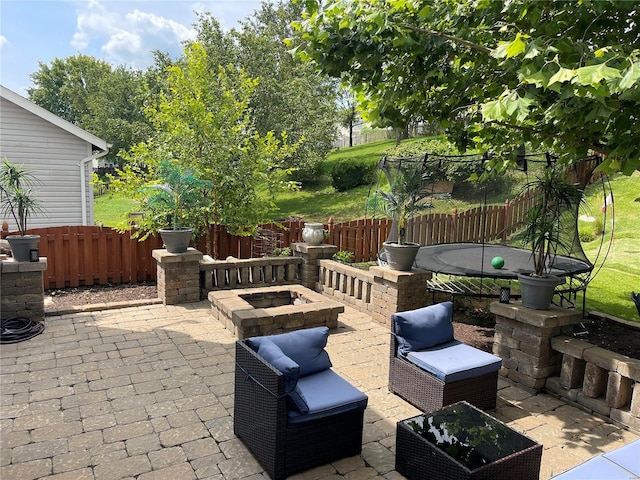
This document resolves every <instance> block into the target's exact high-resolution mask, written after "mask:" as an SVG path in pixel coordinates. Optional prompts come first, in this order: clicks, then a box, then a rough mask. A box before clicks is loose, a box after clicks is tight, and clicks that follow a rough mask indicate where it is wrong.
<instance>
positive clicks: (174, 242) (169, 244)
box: [160, 228, 193, 253]
mask: <svg viewBox="0 0 640 480" xmlns="http://www.w3.org/2000/svg"><path fill="white" fill-rule="evenodd" d="M192 235H193V228H179V229H177V230H174V229H172V228H163V229H161V230H160V236H161V237H162V241H163V242H164V246H165V248H166V249H167V252H169V253H184V252H186V251H187V248H189V242H190V241H191V236H192Z"/></svg>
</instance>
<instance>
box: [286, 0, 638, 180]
mask: <svg viewBox="0 0 640 480" xmlns="http://www.w3.org/2000/svg"><path fill="white" fill-rule="evenodd" d="M299 3H304V5H305V8H306V14H305V16H304V18H303V19H302V20H301V21H300V22H297V23H296V24H295V27H296V29H297V31H298V36H297V39H298V40H297V41H301V44H300V45H295V43H293V44H292V47H294V48H295V51H296V52H297V54H298V56H299V58H302V59H305V60H310V61H312V62H314V63H315V65H316V66H317V68H318V69H319V70H320V71H322V72H324V73H327V74H329V75H331V76H334V77H338V78H341V79H343V80H345V81H346V82H348V83H349V84H350V85H351V87H352V88H353V89H354V91H356V92H357V94H358V98H359V100H360V102H361V105H362V107H363V109H364V110H365V111H366V112H367V114H368V116H369V118H370V119H372V120H374V121H376V122H377V123H378V124H380V125H383V126H393V127H395V128H402V127H403V126H404V125H406V124H407V123H408V122H410V121H412V120H416V119H420V120H424V121H426V122H439V123H440V124H441V125H442V127H444V128H445V129H446V131H447V133H448V134H449V135H450V137H451V138H452V139H454V140H455V141H456V143H457V144H458V145H459V146H462V147H464V146H466V145H471V144H473V145H474V146H477V147H480V148H490V149H491V150H493V151H495V152H498V153H500V152H504V151H512V150H513V149H514V147H515V146H516V145H520V144H522V143H524V142H529V143H530V144H532V145H533V146H534V147H535V148H541V149H545V148H546V149H549V150H552V151H554V152H555V153H558V154H560V155H561V156H562V157H563V158H564V159H565V160H567V161H571V159H578V158H581V157H583V156H584V155H586V154H587V153H588V152H598V153H600V154H602V155H603V156H604V157H605V158H606V160H605V162H604V164H603V168H605V169H607V170H609V171H622V172H624V173H627V174H630V173H631V172H632V171H633V170H634V169H636V168H637V167H638V166H640V128H638V124H639V120H640V119H639V116H640V114H639V113H638V112H640V25H639V23H640V9H639V8H638V5H637V3H636V2H626V1H618V0H600V1H590V0H582V1H578V2H552V1H542V0H518V1H506V0H504V1H498V0H496V1H493V0H491V1H489V0H370V1H367V2H360V1H355V0H328V1H317V0H306V1H304V2H301V1H300V2H299ZM501 167H504V164H501V163H500V162H499V161H498V160H495V161H494V162H493V163H492V164H490V165H489V168H493V169H497V170H500V168H501Z"/></svg>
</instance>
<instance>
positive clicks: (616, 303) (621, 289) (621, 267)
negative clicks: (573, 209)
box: [582, 172, 640, 322]
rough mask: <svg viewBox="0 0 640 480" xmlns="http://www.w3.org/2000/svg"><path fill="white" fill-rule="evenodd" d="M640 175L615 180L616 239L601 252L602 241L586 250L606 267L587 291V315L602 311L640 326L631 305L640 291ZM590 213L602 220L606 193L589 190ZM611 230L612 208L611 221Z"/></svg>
mask: <svg viewBox="0 0 640 480" xmlns="http://www.w3.org/2000/svg"><path fill="white" fill-rule="evenodd" d="M639 186H640V172H635V173H634V174H633V175H631V176H630V177H626V176H624V175H616V176H614V177H613V179H612V187H613V199H614V209H615V210H614V211H615V215H614V222H615V223H614V229H613V239H612V241H610V240H611V238H610V236H607V237H606V238H605V243H604V245H602V249H605V251H601V252H600V254H599V255H598V251H599V250H600V249H601V246H600V245H601V243H600V240H599V239H597V240H594V241H591V242H588V243H583V245H582V247H583V249H584V251H585V253H586V254H587V256H588V257H589V259H590V260H591V261H596V262H598V263H602V261H603V258H604V256H605V254H606V249H609V252H608V254H606V259H605V260H604V265H603V267H602V269H601V270H600V272H599V273H598V274H597V275H596V276H595V278H594V279H593V280H592V281H591V283H590V284H589V287H588V289H587V311H599V312H603V313H607V314H609V315H613V316H615V317H620V318H624V319H626V320H632V321H636V322H640V318H639V316H638V311H637V310H636V307H635V305H634V304H633V302H632V301H631V292H632V291H634V292H636V293H637V292H638V291H640V260H639V256H640V230H639V229H638V221H637V218H638V215H639V214H640V203H639V202H636V201H635V199H636V198H638V197H640V188H639ZM586 203H587V212H588V214H590V215H592V216H593V217H596V218H598V217H600V218H602V213H601V208H602V205H603V204H604V198H603V193H602V191H601V189H598V188H597V186H594V187H592V188H589V189H588V190H587V195H586ZM607 223H608V229H609V231H610V229H611V207H610V208H609V211H608V217H607Z"/></svg>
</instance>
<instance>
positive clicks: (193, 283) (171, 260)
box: [152, 247, 202, 305]
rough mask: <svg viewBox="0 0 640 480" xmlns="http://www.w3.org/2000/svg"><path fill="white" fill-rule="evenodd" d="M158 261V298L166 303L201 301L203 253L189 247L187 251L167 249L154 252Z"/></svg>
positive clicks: (154, 256)
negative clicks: (201, 263) (170, 251)
mask: <svg viewBox="0 0 640 480" xmlns="http://www.w3.org/2000/svg"><path fill="white" fill-rule="evenodd" d="M152 255H153V258H154V259H155V260H156V262H157V272H158V275H157V276H158V278H157V282H158V298H160V299H161V300H162V303H164V304H165V305H175V304H179V303H189V302H199V301H200V260H202V253H201V252H199V251H198V250H196V249H195V248H191V247H189V249H188V250H187V251H186V252H185V253H169V252H167V251H166V250H165V249H157V250H154V251H153V252H152Z"/></svg>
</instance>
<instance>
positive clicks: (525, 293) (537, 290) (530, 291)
mask: <svg viewBox="0 0 640 480" xmlns="http://www.w3.org/2000/svg"><path fill="white" fill-rule="evenodd" d="M518 282H519V283H520V290H521V293H522V305H523V306H524V307H528V308H533V309H535V310H548V309H549V307H550V306H551V302H552V300H553V294H554V292H555V289H556V287H557V286H558V285H559V284H560V283H562V279H561V278H560V277H556V276H555V275H548V276H546V277H532V276H531V275H529V274H526V273H525V274H523V273H519V274H518Z"/></svg>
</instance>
